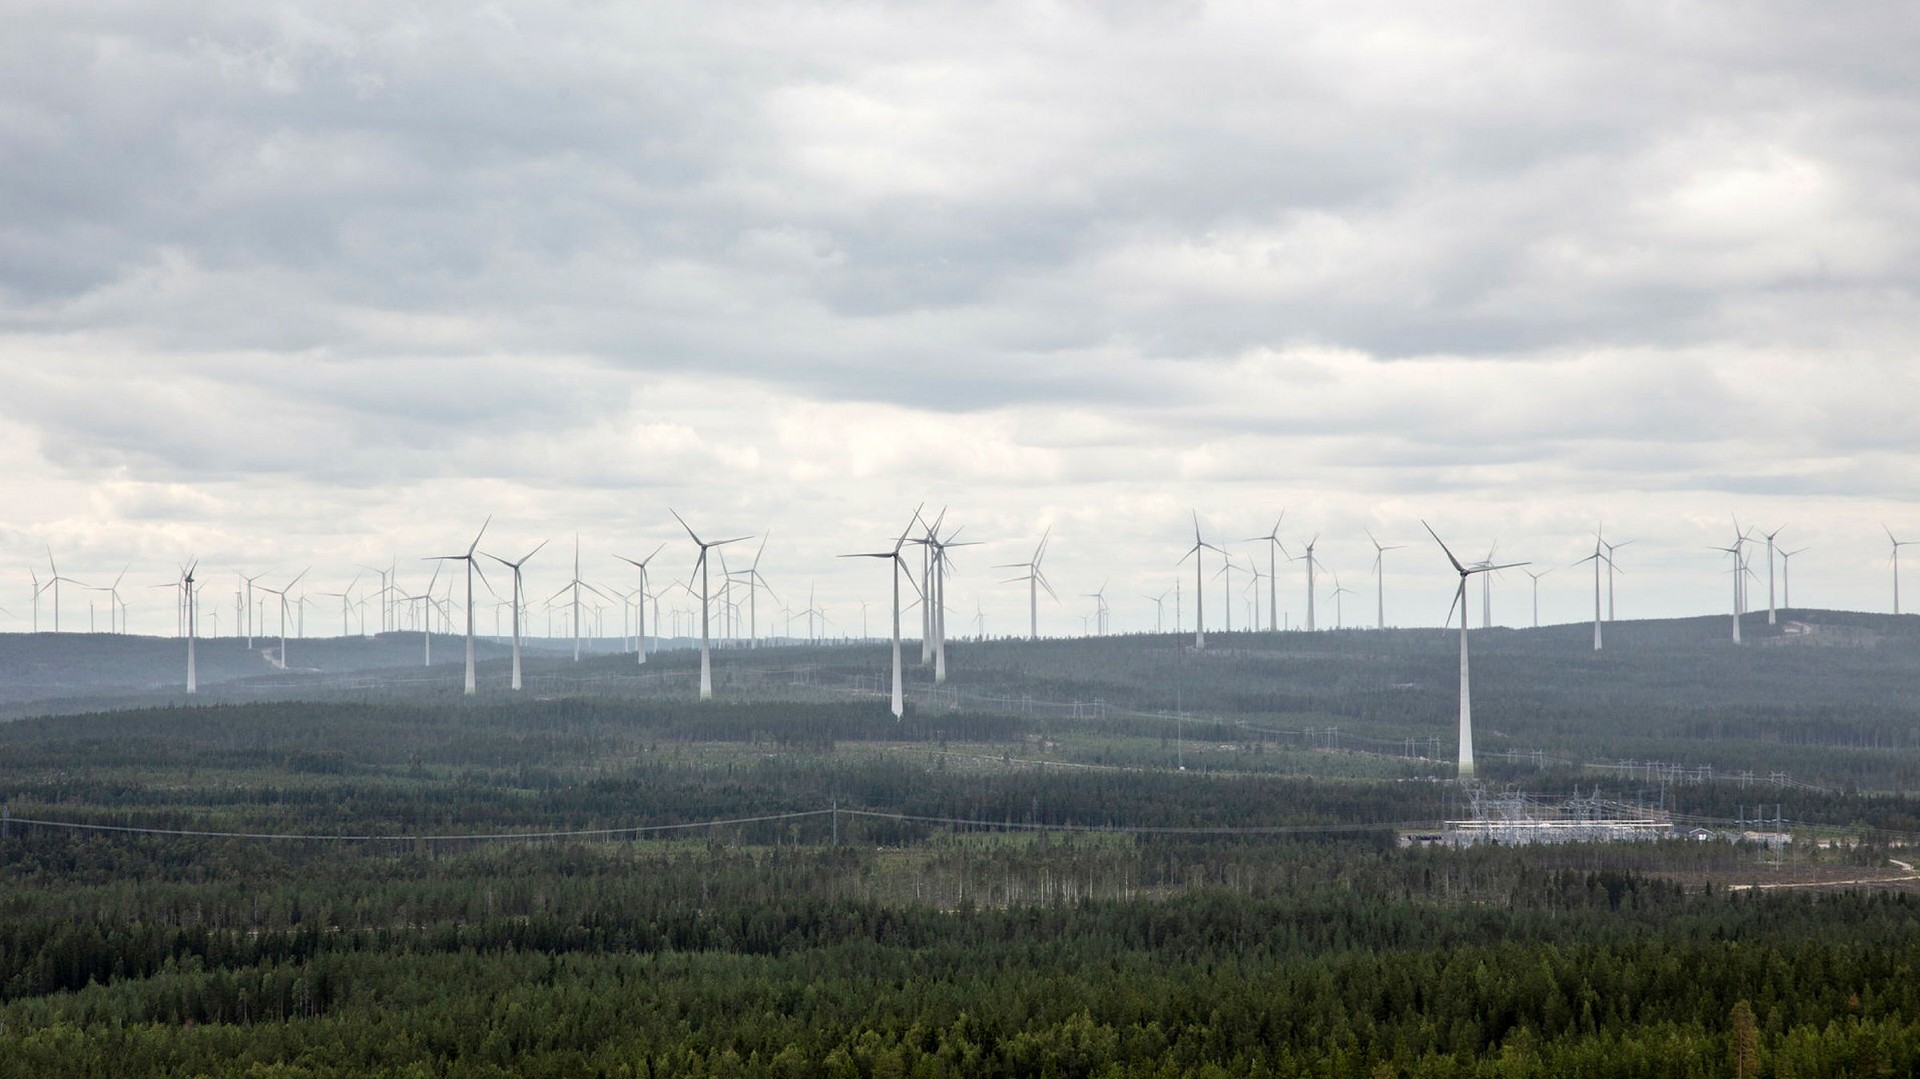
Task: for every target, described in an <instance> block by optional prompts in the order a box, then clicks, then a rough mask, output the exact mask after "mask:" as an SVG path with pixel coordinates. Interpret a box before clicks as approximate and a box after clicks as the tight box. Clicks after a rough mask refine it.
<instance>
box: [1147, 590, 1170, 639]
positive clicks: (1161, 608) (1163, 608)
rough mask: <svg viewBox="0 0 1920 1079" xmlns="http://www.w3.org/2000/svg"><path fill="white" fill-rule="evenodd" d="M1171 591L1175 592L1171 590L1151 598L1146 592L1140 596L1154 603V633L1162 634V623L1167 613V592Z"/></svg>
mask: <svg viewBox="0 0 1920 1079" xmlns="http://www.w3.org/2000/svg"><path fill="white" fill-rule="evenodd" d="M1171 591H1173V589H1171V588H1169V589H1167V590H1166V592H1162V593H1160V594H1159V595H1157V596H1149V595H1147V594H1146V593H1144V592H1142V593H1141V594H1140V598H1141V599H1146V600H1152V601H1153V631H1154V632H1155V633H1159V632H1161V629H1160V626H1161V622H1162V620H1163V619H1164V618H1165V617H1166V613H1167V592H1171Z"/></svg>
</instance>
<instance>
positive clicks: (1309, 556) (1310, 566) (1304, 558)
mask: <svg viewBox="0 0 1920 1079" xmlns="http://www.w3.org/2000/svg"><path fill="white" fill-rule="evenodd" d="M1319 542H1320V534H1319V533H1317V532H1316V533H1314V536H1313V538H1312V539H1310V540H1308V541H1307V548H1306V553H1305V554H1303V555H1301V556H1300V557H1299V558H1296V559H1294V561H1295V562H1305V563H1306V564H1307V632H1308V633H1312V632H1313V629H1314V626H1313V591H1314V584H1313V570H1314V566H1315V565H1316V564H1317V561H1316V559H1315V558H1314V556H1313V545H1314V544H1316V543H1319Z"/></svg>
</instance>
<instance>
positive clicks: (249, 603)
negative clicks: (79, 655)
mask: <svg viewBox="0 0 1920 1079" xmlns="http://www.w3.org/2000/svg"><path fill="white" fill-rule="evenodd" d="M233 575H234V576H236V577H238V578H240V579H241V580H242V581H245V582H246V586H247V612H246V613H247V651H249V652H251V651H253V582H255V581H257V580H259V579H260V578H262V577H265V576H266V575H267V571H262V572H260V573H256V574H254V575H253V576H251V577H249V576H247V575H246V574H244V573H241V572H240V571H239V570H234V571H233ZM54 621H55V623H56V625H55V626H54V628H55V629H59V628H60V627H59V625H58V624H57V623H58V621H59V619H58V618H57V617H56V618H55V620H54ZM233 628H234V629H235V630H236V631H238V630H239V628H240V627H239V626H238V625H235V626H234V627H233ZM260 628H261V629H262V630H265V629H266V628H267V627H265V626H261V627H260Z"/></svg>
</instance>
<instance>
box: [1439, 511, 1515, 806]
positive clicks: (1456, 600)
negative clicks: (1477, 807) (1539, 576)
mask: <svg viewBox="0 0 1920 1079" xmlns="http://www.w3.org/2000/svg"><path fill="white" fill-rule="evenodd" d="M1420 524H1421V526H1422V527H1424V528H1425V529H1426V530H1427V535H1429V536H1432V537H1433V542H1435V543H1438V544H1440V550H1441V551H1443V552H1445V554H1446V556H1447V561H1448V562H1450V563H1452V564H1453V568H1454V572H1456V573H1458V574H1460V587H1459V589H1458V591H1456V592H1455V593H1454V597H1453V605H1454V606H1455V607H1458V608H1460V778H1461V779H1463V780H1464V779H1471V778H1473V696H1472V693H1471V691H1470V685H1469V681H1468V667H1467V622H1468V619H1467V578H1468V577H1471V576H1473V575H1474V574H1476V573H1490V572H1492V571H1493V570H1496V569H1511V568H1513V567H1515V566H1524V565H1527V564H1528V563H1525V562H1509V563H1507V564H1506V565H1503V566H1495V565H1485V566H1463V565H1461V564H1460V560H1459V559H1458V558H1455V557H1454V556H1453V552H1452V551H1450V550H1448V549H1447V545H1446V543H1445V542H1443V541H1442V540H1441V539H1440V535H1439V533H1437V532H1435V531H1434V530H1433V526H1432V525H1430V524H1427V522H1425V521H1421V522H1420ZM1447 620H1448V621H1452V620H1453V608H1452V607H1449V608H1448V609H1447Z"/></svg>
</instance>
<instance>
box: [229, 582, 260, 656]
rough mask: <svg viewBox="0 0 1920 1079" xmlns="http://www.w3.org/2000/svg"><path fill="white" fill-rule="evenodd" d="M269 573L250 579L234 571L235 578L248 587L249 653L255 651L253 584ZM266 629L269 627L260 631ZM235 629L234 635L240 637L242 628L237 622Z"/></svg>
mask: <svg viewBox="0 0 1920 1079" xmlns="http://www.w3.org/2000/svg"><path fill="white" fill-rule="evenodd" d="M267 572H268V571H263V572H260V573H256V574H254V575H253V576H251V577H249V576H247V575H246V574H244V573H241V572H240V571H239V570H234V571H233V575H234V576H235V577H238V578H240V580H242V581H244V582H245V583H246V586H247V610H246V620H247V651H249V652H251V651H253V582H255V581H257V580H259V579H260V578H262V577H265V576H266V575H267ZM262 621H265V620H264V619H262ZM266 628H267V627H266V626H264V625H263V626H261V627H260V629H261V630H262V631H263V632H264V631H265V630H266ZM233 629H234V635H235V636H238V635H239V631H240V626H239V625H238V624H237V622H236V624H235V625H234V627H233Z"/></svg>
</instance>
